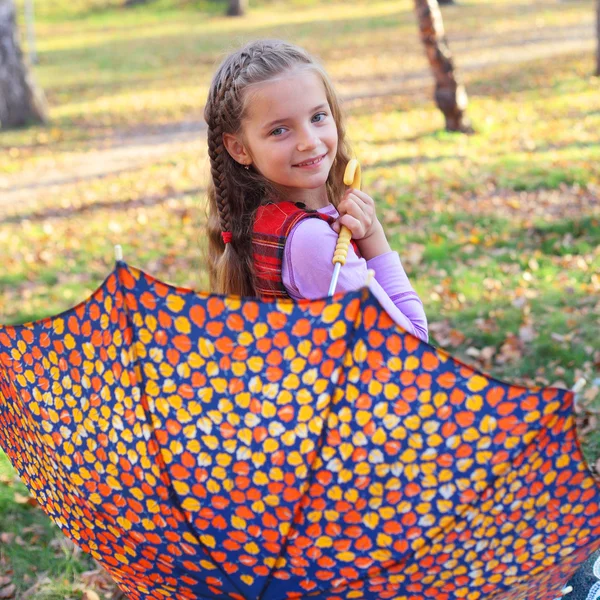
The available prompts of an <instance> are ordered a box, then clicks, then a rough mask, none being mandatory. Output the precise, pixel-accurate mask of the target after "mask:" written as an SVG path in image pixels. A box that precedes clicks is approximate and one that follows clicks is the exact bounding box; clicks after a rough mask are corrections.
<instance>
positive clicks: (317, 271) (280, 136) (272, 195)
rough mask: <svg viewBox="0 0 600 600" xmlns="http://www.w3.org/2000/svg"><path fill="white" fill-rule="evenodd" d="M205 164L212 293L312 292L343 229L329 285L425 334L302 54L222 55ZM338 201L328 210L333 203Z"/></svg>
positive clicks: (335, 104)
mask: <svg viewBox="0 0 600 600" xmlns="http://www.w3.org/2000/svg"><path fill="white" fill-rule="evenodd" d="M204 116H205V119H206V122H207V123H208V151H209V157H210V165H211V174H212V178H211V182H210V184H209V194H208V196H209V205H208V213H209V214H208V237H209V246H208V259H209V273H210V282H211V288H212V289H213V290H214V291H216V292H217V293H224V294H239V295H243V296H260V297H262V298H277V297H291V298H294V299H300V298H310V299H315V298H321V297H323V296H326V295H327V291H328V287H329V282H330V281H331V275H332V272H333V265H332V263H331V259H332V257H333V253H334V249H335V245H336V242H337V233H338V232H339V229H340V226H341V225H346V226H347V227H348V228H349V229H350V231H351V233H352V238H353V245H352V247H351V248H350V249H349V251H348V258H347V261H346V264H345V265H344V266H343V267H342V269H341V272H340V278H339V281H338V287H337V290H336V291H338V292H339V291H348V290H353V289H358V288H360V287H361V286H363V285H364V283H365V281H366V278H367V269H368V268H372V269H374V270H375V279H374V281H373V282H372V284H371V290H372V292H373V294H374V295H375V296H376V297H377V299H378V300H379V302H380V303H381V305H382V306H383V307H384V308H385V310H386V311H387V312H388V314H389V315H390V316H391V317H392V319H394V321H395V322H396V323H398V325H400V326H401V327H403V328H404V329H405V330H406V331H408V332H410V333H412V334H414V335H416V336H418V337H420V338H421V339H423V340H425V341H427V339H428V338H427V320H426V318H425V313H424V311H423V305H422V303H421V301H420V300H419V297H418V296H417V294H416V293H415V291H414V290H413V288H412V286H411V285H410V282H409V281H408V278H407V276H406V273H405V272H404V269H403V267H402V264H401V263H400V258H399V256H398V254H397V253H396V252H392V250H391V248H390V246H389V244H388V241H387V238H386V236H385V234H384V232H383V228H382V226H381V224H380V222H379V221H378V220H377V217H376V215H375V205H374V202H373V199H372V198H371V197H370V196H369V195H368V194H365V193H364V192H362V191H360V190H355V189H348V190H344V186H343V174H344V169H345V167H346V164H347V163H348V161H349V159H350V150H349V147H348V144H347V142H346V137H345V131H344V122H343V117H342V112H341V109H340V104H339V100H338V98H337V96H336V94H335V91H334V89H333V87H332V85H331V82H330V80H329V77H328V76H327V74H326V73H325V72H324V70H323V69H322V68H321V67H320V66H319V65H318V64H317V63H316V62H315V60H314V59H313V58H312V57H311V56H309V55H308V54H307V53H306V52H305V51H304V50H302V49H301V48H298V47H297V46H293V45H291V44H288V43H286V42H283V41H279V40H259V41H256V42H252V43H250V44H248V45H246V46H245V47H243V48H242V49H240V50H238V51H237V52H234V53H232V54H231V55H230V56H228V57H227V58H226V59H225V61H224V62H223V63H222V64H221V66H220V67H219V69H218V70H217V73H216V75H215V76H214V78H213V81H212V84H211V87H210V91H209V94H208V100H207V103H206V108H205V112H204ZM336 207H337V209H336Z"/></svg>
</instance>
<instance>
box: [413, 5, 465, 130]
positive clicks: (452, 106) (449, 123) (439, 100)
mask: <svg viewBox="0 0 600 600" xmlns="http://www.w3.org/2000/svg"><path fill="white" fill-rule="evenodd" d="M415 10H416V13H417V19H418V22H419V31H420V34H421V41H422V42H423V45H424V47H425V54H426V55H427V59H428V60H429V64H430V65H431V70H432V73H433V77H434V79H435V103H436V105H437V107H438V108H439V109H440V110H441V111H442V113H443V114H444V118H445V119H446V130H447V131H462V132H469V131H472V129H471V126H470V124H469V121H468V119H467V116H466V109H467V103H468V100H467V92H466V90H465V88H464V86H463V85H462V84H461V83H459V82H458V81H457V78H456V76H455V73H454V62H453V60H452V54H451V53H450V48H449V47H448V42H447V40H446V34H445V32H444V23H443V21H442V13H441V12H440V7H439V4H438V1H437V0H415Z"/></svg>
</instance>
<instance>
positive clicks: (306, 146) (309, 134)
mask: <svg viewBox="0 0 600 600" xmlns="http://www.w3.org/2000/svg"><path fill="white" fill-rule="evenodd" d="M318 145H319V138H318V137H317V136H316V135H315V131H313V130H311V129H310V128H305V129H302V131H300V133H299V134H298V145H297V148H298V152H306V151H307V150H314V149H315V148H316V147H317V146H318Z"/></svg>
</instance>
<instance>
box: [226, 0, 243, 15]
mask: <svg viewBox="0 0 600 600" xmlns="http://www.w3.org/2000/svg"><path fill="white" fill-rule="evenodd" d="M247 10H248V0H229V8H228V9H227V14H228V15H229V16H230V17H242V16H244V15H245V14H246V11H247Z"/></svg>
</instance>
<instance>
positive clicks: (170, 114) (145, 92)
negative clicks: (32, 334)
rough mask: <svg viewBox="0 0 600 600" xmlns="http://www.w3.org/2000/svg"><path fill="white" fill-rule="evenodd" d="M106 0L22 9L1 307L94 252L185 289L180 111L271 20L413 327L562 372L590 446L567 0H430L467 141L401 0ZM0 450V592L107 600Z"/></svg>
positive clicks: (86, 277) (83, 292) (0, 216)
mask: <svg viewBox="0 0 600 600" xmlns="http://www.w3.org/2000/svg"><path fill="white" fill-rule="evenodd" d="M176 4H177V3H176V2H175V0H156V1H155V2H154V3H151V4H149V5H148V6H147V7H138V8H136V9H129V10H123V9H120V8H118V7H117V6H116V2H114V3H111V1H110V0H106V1H105V2H102V1H101V0H77V1H74V2H70V3H67V2H66V0H53V1H52V2H48V3H46V4H44V5H43V6H41V7H40V9H39V10H38V15H37V19H38V20H37V24H36V34H37V51H38V54H39V63H38V64H37V65H36V66H35V67H34V68H33V74H34V76H35V80H36V81H37V82H38V83H39V84H40V86H41V87H42V88H43V89H44V91H45V94H46V97H47V99H48V103H49V107H50V123H49V125H47V126H45V127H39V126H34V127H30V128H27V129H22V130H18V131H12V132H4V133H2V134H1V135H0V256H1V257H2V261H1V264H2V268H1V269H0V322H2V323H4V324H13V323H21V322H25V321H29V320H33V319H38V318H41V317H43V316H48V315H51V314H56V313H59V312H61V311H63V310H65V309H66V308H69V307H71V306H73V305H74V304H76V303H78V302H79V301H81V300H83V299H84V298H86V297H87V296H89V295H90V294H91V292H92V291H93V290H94V289H96V287H97V286H98V285H99V284H100V283H101V282H102V281H103V280H104V278H105V276H106V275H107V273H108V272H109V271H110V270H111V269H112V267H113V264H114V258H113V245H114V244H121V245H122V247H123V250H124V254H125V259H126V260H127V262H129V263H130V264H132V265H134V266H137V267H140V268H142V269H143V270H145V271H148V272H150V273H152V274H153V275H155V276H157V277H159V278H160V279H163V280H167V281H170V282H172V283H176V284H179V285H182V286H185V287H190V288H194V289H207V288H208V281H207V277H206V272H205V270H204V266H203V233H202V229H203V226H204V221H205V212H204V202H205V190H206V177H207V153H206V136H205V125H204V122H203V119H202V112H203V104H204V100H205V98H206V94H207V90H208V85H209V82H210V76H211V73H212V72H213V71H214V68H215V66H216V64H218V62H219V61H220V59H221V58H222V57H223V55H224V53H226V52H227V51H228V50H229V49H231V48H233V47H235V46H237V45H238V44H239V43H241V42H244V41H246V40H250V39H253V38H256V37H280V38H285V39H288V40H290V41H293V42H296V43H298V44H300V45H303V46H305V47H306V48H307V49H308V50H310V51H312V52H313V53H314V54H316V55H317V56H319V57H320V58H321V59H322V61H323V63H324V64H325V66H326V68H327V69H328V71H329V72H330V74H331V75H332V77H333V79H334V82H335V84H336V87H337V89H338V91H339V92H340V95H341V97H342V99H343V103H344V107H345V110H346V113H347V115H348V132H349V135H350V137H351V140H352V142H353V148H354V150H355V152H356V155H357V157H358V158H359V159H360V161H361V164H362V166H363V172H364V176H363V189H364V190H365V191H367V192H368V193H370V194H371V195H372V196H373V197H374V198H375V200H376V202H377V206H378V215H379V218H380V219H381V221H382V222H383V224H384V226H385V229H386V232H387V233H388V237H389V239H390V242H391V245H392V247H393V248H394V249H396V250H398V252H399V253H400V256H401V258H402V260H403V263H404V265H405V268H406V270H407V272H408V273H409V276H410V277H411V280H412V282H413V285H414V287H415V288H416V290H417V291H418V293H419V294H420V296H421V298H422V300H423V302H424V305H425V308H426V311H427V314H428V317H429V321H430V332H431V336H432V341H433V342H434V343H435V344H436V345H438V346H442V347H444V348H445V349H447V350H449V351H450V352H451V353H452V354H454V355H455V356H457V357H459V358H461V359H462V360H464V361H466V362H469V363H471V364H473V365H475V366H477V367H478V368H480V369H482V370H484V371H486V372H488V373H491V374H492V375H494V376H496V377H498V378H501V379H505V380H509V381H512V382H515V383H522V384H525V385H543V386H546V385H555V386H559V387H566V388H571V387H572V386H573V385H574V383H575V382H576V381H577V380H579V379H581V378H584V379H585V380H586V381H587V382H588V384H587V385H586V387H585V388H584V390H583V392H582V393H581V395H580V396H581V397H580V400H581V406H582V408H581V409H580V415H579V417H580V421H581V423H580V425H581V429H580V431H581V434H582V438H583V442H584V448H585V452H586V455H587V456H588V459H589V462H590V464H591V465H592V466H593V465H594V464H595V461H596V459H597V458H598V457H599V456H600V432H599V431H600V426H598V425H597V424H596V411H598V407H599V406H600V395H598V393H597V387H594V386H593V385H592V383H593V381H594V379H595V378H597V377H598V374H597V368H598V365H599V364H600V350H599V345H598V319H599V315H600V200H599V197H600V143H599V138H598V131H600V101H599V99H598V98H599V93H598V92H599V83H600V82H599V80H598V78H595V77H593V76H592V73H593V70H594V54H595V32H594V8H593V6H592V3H591V2H589V1H586V2H583V1H578V0H564V1H559V0H534V1H531V2H527V3H523V2H521V1H516V0H499V1H497V2H493V3H491V2H487V1H484V0H462V1H460V2H459V3H458V4H456V5H454V6H449V7H445V8H444V10H443V17H444V22H445V26H446V30H447V34H448V39H449V42H450V46H451V49H452V51H453V53H454V56H455V62H456V65H457V67H458V71H459V74H460V76H461V77H462V79H463V81H464V82H465V84H466V87H467V91H468V94H469V100H470V103H469V107H468V114H469V117H470V119H471V121H472V123H473V126H474V128H475V130H476V133H475V134H474V135H470V136H466V135H459V134H448V133H445V132H444V131H443V118H442V115H441V114H440V113H439V112H438V111H437V110H436V108H435V106H434V105H433V103H432V80H431V76H430V72H429V69H428V65H427V63H426V60H425V58H424V55H423V51H422V47H421V45H420V42H419V39H418V34H417V27H416V22H415V17H414V14H413V11H412V3H410V2H408V0H400V1H398V2H392V1H385V2H381V1H380V2H377V1H374V2H366V1H364V2H352V3H348V2H344V3H341V2H340V3H336V2H317V1H316V0H304V1H300V0H296V1H288V2H267V1H259V0H257V1H256V2H254V3H253V8H252V10H251V11H250V13H249V15H248V16H247V17H245V18H243V19H227V18H225V17H222V16H221V15H220V14H219V12H218V11H220V10H221V7H219V4H218V3H216V4H214V3H213V4H210V3H204V4H198V3H194V2H192V1H188V2H186V3H183V2H182V3H179V6H176ZM113 592H114V588H112V587H111V586H110V584H109V583H108V582H107V581H106V579H105V578H104V577H103V575H102V572H101V571H99V570H98V569H97V567H96V566H95V564H94V563H93V562H92V561H90V560H89V559H88V558H87V557H85V556H84V555H82V554H81V553H80V552H79V551H78V550H77V548H75V547H74V546H73V545H71V544H70V543H68V542H67V540H66V539H64V538H63V536H62V535H61V534H60V533H59V532H58V531H57V529H56V528H55V527H53V526H51V525H50V524H49V522H48V520H47V518H46V517H45V516H44V514H43V513H42V512H41V510H39V509H38V508H36V507H35V502H33V501H31V499H29V498H28V495H27V492H26V490H25V488H24V487H23V486H22V485H21V484H20V483H19V482H18V480H17V478H16V476H15V474H14V472H13V471H12V468H11V467H10V465H9V464H8V462H7V461H6V459H5V457H4V456H3V455H0V598H11V597H14V598H36V599H40V600H50V599H57V600H58V599H59V598H60V599H61V600H64V599H69V598H73V599H75V598H78V599H79V598H87V600H94V596H93V595H92V593H96V594H98V596H99V597H101V598H104V597H106V598H110V597H111V596H112V593H113Z"/></svg>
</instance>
